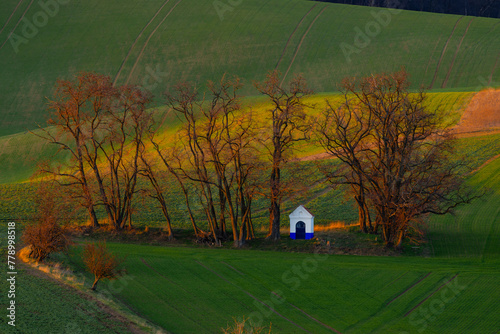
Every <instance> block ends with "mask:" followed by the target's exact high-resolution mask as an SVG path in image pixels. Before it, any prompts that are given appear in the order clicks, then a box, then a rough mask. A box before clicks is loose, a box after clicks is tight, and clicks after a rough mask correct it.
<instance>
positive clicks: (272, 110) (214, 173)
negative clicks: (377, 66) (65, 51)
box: [38, 71, 471, 247]
mask: <svg viewBox="0 0 500 334" xmlns="http://www.w3.org/2000/svg"><path fill="white" fill-rule="evenodd" d="M408 85H409V84H408V78H407V74H406V72H405V71H401V72H398V73H395V74H391V75H376V76H371V77H368V78H365V79H363V80H361V81H356V80H353V79H350V80H345V81H344V82H343V84H342V94H343V95H342V96H343V99H342V101H341V102H338V100H337V101H336V102H332V101H326V107H325V108H324V109H323V110H322V113H321V114H320V115H316V117H312V115H313V114H314V113H315V112H314V110H313V109H317V107H316V106H313V105H307V104H306V102H305V101H306V99H305V98H306V97H307V96H308V95H309V94H311V91H310V90H309V89H308V88H307V84H306V82H305V80H304V79H303V78H302V77H300V76H298V77H296V78H295V79H293V80H292V81H291V82H290V84H289V85H288V86H287V87H286V88H284V87H282V85H281V84H280V77H279V73H278V72H271V73H269V74H268V76H267V78H266V79H265V80H264V81H263V82H260V83H256V84H255V88H256V89H257V90H258V91H259V92H260V93H261V94H262V95H264V96H265V97H266V98H267V101H268V102H269V103H268V105H267V109H266V111H264V112H262V111H261V112H260V113H259V114H258V115H257V114H256V113H255V112H254V111H252V110H251V108H250V107H248V106H247V107H243V106H242V102H241V96H240V95H239V93H238V92H239V90H240V89H241V87H242V84H241V82H240V80H239V79H238V78H228V77H226V76H224V77H223V78H222V79H221V80H220V81H219V82H216V83H214V82H209V83H208V85H207V89H206V90H205V93H201V92H199V91H198V90H197V89H196V87H194V86H193V85H191V84H188V83H182V84H179V85H177V86H176V88H175V90H174V91H173V93H169V94H167V95H166V104H167V107H168V108H169V112H170V113H173V115H175V117H176V119H177V120H179V121H180V122H181V125H180V127H179V129H178V130H177V132H176V135H175V141H174V142H173V143H172V142H165V138H166V137H165V136H164V135H163V134H164V131H159V129H163V130H164V129H165V126H169V124H166V123H168V122H167V121H165V119H163V120H162V119H159V117H156V116H155V115H154V113H151V112H149V111H146V107H147V105H148V103H149V102H150V101H151V96H150V95H149V94H148V93H146V92H144V91H143V90H142V89H140V88H139V87H133V86H122V87H114V86H113V85H112V83H111V80H110V79H109V78H108V77H106V76H102V75H99V74H94V73H82V74H80V75H79V76H78V77H77V79H76V80H75V81H73V82H71V81H59V82H58V83H57V90H56V94H55V96H54V99H52V100H51V102H50V110H51V118H50V120H49V124H50V125H52V127H50V128H44V129H42V132H41V133H38V136H40V137H42V138H44V139H46V140H47V141H48V142H49V143H52V144H54V145H57V146H58V147H59V148H60V150H63V151H67V152H69V154H70V156H71V159H70V162H69V163H66V164H61V165H59V166H55V168H54V167H53V166H50V165H48V164H47V165H45V166H44V167H43V171H44V172H46V173H49V174H51V175H53V176H55V178H56V180H57V182H59V183H60V184H61V185H63V186H65V187H66V188H68V189H70V190H69V193H70V194H71V197H72V198H73V199H74V200H76V201H77V203H78V204H79V206H81V207H83V208H85V209H86V211H87V213H88V216H89V219H90V221H91V223H92V225H93V226H95V227H97V226H99V223H98V220H97V216H96V207H97V206H102V207H103V208H104V211H105V213H106V215H107V218H108V220H109V222H111V224H112V225H113V226H114V227H115V228H116V229H118V230H119V229H122V228H124V227H125V226H126V224H127V222H128V224H129V225H131V219H132V211H133V210H132V208H133V202H134V198H135V196H136V195H135V194H136V193H138V192H139V191H140V192H142V193H145V194H147V195H148V196H150V197H152V198H154V199H155V200H156V201H157V203H158V206H159V207H160V208H161V211H162V213H163V215H164V217H165V220H166V222H167V231H168V234H169V236H170V237H173V233H172V222H171V215H170V211H169V209H170V208H169V204H170V203H168V200H167V198H168V195H169V192H170V191H171V190H172V189H169V188H168V187H166V186H165V182H164V180H165V179H166V178H173V179H174V180H175V181H176V182H177V185H178V187H179V189H181V190H182V193H183V195H184V201H185V204H186V208H187V212H188V214H189V218H190V220H191V224H192V226H193V229H194V232H195V234H196V236H197V237H199V238H207V237H208V238H210V239H211V240H213V241H214V242H216V243H218V242H219V241H221V240H225V239H226V238H229V235H230V234H232V240H233V241H234V245H235V246H237V247H239V246H241V245H243V244H244V242H245V241H246V240H249V239H252V238H253V237H254V236H255V234H254V228H253V224H252V202H253V201H254V199H255V198H256V196H266V197H267V198H268V199H269V202H270V205H269V234H268V238H270V239H273V240H277V239H279V238H280V214H281V209H280V205H281V202H282V200H283V198H284V197H285V196H287V195H288V194H289V193H290V187H288V186H287V185H286V184H285V183H284V181H283V178H282V172H283V168H285V167H286V165H287V162H289V161H290V160H291V159H292V158H293V153H294V151H295V150H296V147H297V145H296V144H297V143H298V142H300V141H306V140H312V139H313V138H312V137H314V139H315V141H317V142H318V143H319V144H320V145H321V146H323V147H324V149H325V150H326V151H327V152H328V153H329V154H331V155H332V156H334V157H336V158H338V159H340V160H341V161H342V162H343V164H342V165H341V167H340V168H337V169H334V170H326V171H325V173H326V175H327V177H328V179H329V180H330V181H331V182H332V183H334V184H347V185H349V186H350V188H351V190H352V192H353V194H354V199H355V201H356V203H357V205H358V211H359V222H360V227H361V229H362V231H363V232H370V233H377V232H378V230H379V228H381V229H382V234H383V237H384V239H385V241H386V243H387V245H388V246H393V245H396V246H398V247H399V246H400V245H401V242H402V240H403V238H404V237H405V236H406V235H407V233H408V232H409V229H410V228H412V227H415V226H416V225H415V222H416V221H418V218H419V217H420V216H422V215H423V214H425V213H429V212H433V213H445V212H448V211H449V210H450V209H452V208H453V207H454V206H456V205H458V204H460V203H463V202H467V201H469V200H470V198H471V196H469V195H468V194H465V193H464V192H463V191H462V188H461V187H462V182H461V180H462V178H460V177H459V176H458V175H457V166H456V165H454V164H451V163H450V159H449V157H450V154H451V153H452V147H453V141H452V138H451V137H450V136H449V133H448V132H446V131H445V130H443V123H442V122H441V119H440V117H439V113H437V112H436V111H435V110H430V109H429V108H428V107H427V105H426V95H425V94H424V93H423V92H421V93H418V94H410V93H409V92H408ZM316 114H317V113H316ZM170 119H171V118H170ZM169 138H172V137H169ZM263 174H267V175H268V176H267V177H266V178H263V177H262V175H263ZM139 178H143V179H144V180H146V181H148V182H147V183H148V184H149V187H147V189H142V188H143V187H139V186H138V179H139ZM139 188H141V189H139ZM193 202H197V203H199V204H200V205H201V207H202V208H203V212H204V216H205V217H206V222H207V229H208V230H207V231H203V230H202V229H201V228H200V227H199V226H198V224H197V222H196V220H195V216H196V215H195V214H194V212H193V209H192V208H191V204H192V203H193Z"/></svg>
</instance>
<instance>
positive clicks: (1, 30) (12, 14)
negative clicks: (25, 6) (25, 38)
mask: <svg viewBox="0 0 500 334" xmlns="http://www.w3.org/2000/svg"><path fill="white" fill-rule="evenodd" d="M23 1H24V0H19V2H18V3H17V6H16V8H14V11H13V12H12V13H11V14H10V16H9V18H8V19H7V22H5V24H4V25H3V27H2V29H0V34H1V33H2V32H3V30H4V29H5V27H6V26H7V24H9V22H10V20H11V19H12V16H14V14H15V13H16V11H17V8H18V7H19V6H20V5H21V3H22V2H23Z"/></svg>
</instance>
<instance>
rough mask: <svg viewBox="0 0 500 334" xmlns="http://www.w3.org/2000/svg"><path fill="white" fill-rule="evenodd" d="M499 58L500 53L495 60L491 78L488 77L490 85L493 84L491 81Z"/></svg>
mask: <svg viewBox="0 0 500 334" xmlns="http://www.w3.org/2000/svg"><path fill="white" fill-rule="evenodd" d="M498 59H500V53H499V54H498V55H497V59H496V61H495V65H493V69H492V70H491V73H490V78H489V79H488V85H491V81H492V80H493V73H494V72H495V70H496V69H497V65H498Z"/></svg>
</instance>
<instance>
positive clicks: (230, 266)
mask: <svg viewBox="0 0 500 334" xmlns="http://www.w3.org/2000/svg"><path fill="white" fill-rule="evenodd" d="M221 263H222V264H225V265H226V266H228V267H229V268H231V269H233V270H234V271H236V272H237V273H238V274H240V275H241V276H245V274H243V273H242V272H241V271H239V270H238V269H236V268H235V267H233V266H232V265H230V264H229V263H226V262H224V261H221Z"/></svg>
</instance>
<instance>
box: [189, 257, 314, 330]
mask: <svg viewBox="0 0 500 334" xmlns="http://www.w3.org/2000/svg"><path fill="white" fill-rule="evenodd" d="M196 263H198V264H199V265H200V266H202V267H203V268H205V269H207V270H208V271H210V272H212V273H214V274H215V275H217V276H218V277H219V278H220V279H222V280H223V281H224V282H226V283H229V284H231V285H232V286H235V287H237V288H238V289H240V290H241V291H243V292H244V293H245V294H247V295H248V296H249V297H251V298H252V299H254V300H256V301H257V302H259V303H261V304H262V305H264V306H265V307H267V308H269V310H271V311H272V312H274V313H276V314H277V315H278V316H280V317H281V318H283V319H285V320H286V321H288V322H289V323H291V324H292V325H294V326H295V327H297V328H300V329H301V330H303V331H304V332H307V333H311V332H310V331H308V330H307V329H305V328H303V327H302V326H300V325H299V324H296V323H295V322H293V321H292V320H290V319H288V318H287V317H285V316H284V315H283V314H281V313H279V312H278V311H276V310H275V308H274V307H271V306H269V305H267V304H266V303H264V302H263V301H262V300H260V299H259V298H257V297H255V296H254V295H253V294H251V293H250V292H248V291H247V290H245V289H243V288H241V287H239V286H238V285H236V284H234V283H233V282H231V281H230V280H228V279H226V278H225V277H224V276H222V275H220V274H219V273H218V272H216V271H214V270H212V269H211V268H209V267H207V266H206V265H204V264H203V263H201V262H200V261H196Z"/></svg>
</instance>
